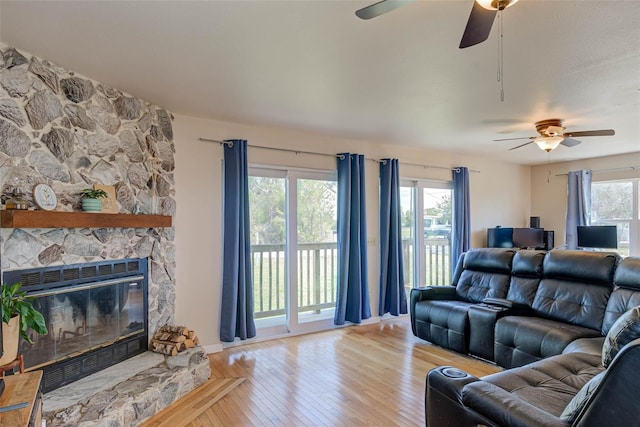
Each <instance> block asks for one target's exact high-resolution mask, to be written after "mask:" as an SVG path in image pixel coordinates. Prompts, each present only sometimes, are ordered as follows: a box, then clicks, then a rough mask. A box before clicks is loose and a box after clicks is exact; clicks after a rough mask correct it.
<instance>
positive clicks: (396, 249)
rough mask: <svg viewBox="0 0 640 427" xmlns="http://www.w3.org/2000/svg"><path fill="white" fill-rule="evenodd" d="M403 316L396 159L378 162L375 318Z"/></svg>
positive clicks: (403, 300)
mask: <svg viewBox="0 0 640 427" xmlns="http://www.w3.org/2000/svg"><path fill="white" fill-rule="evenodd" d="M385 313H391V314H392V315H394V316H397V315H399V314H406V313H407V296H406V294H405V290H404V264H403V262H402V224H401V211H400V175H399V172H398V159H384V160H382V161H381V162H380V305H379V309H378V314H379V315H380V316H382V315H384V314H385Z"/></svg>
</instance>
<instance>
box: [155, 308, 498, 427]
mask: <svg viewBox="0 0 640 427" xmlns="http://www.w3.org/2000/svg"><path fill="white" fill-rule="evenodd" d="M209 360H210V361H211V380H210V381H209V382H207V383H206V384H205V386H202V387H200V388H198V389H197V390H194V391H193V392H192V393H190V394H189V395H188V397H185V398H183V399H181V400H180V401H178V402H176V403H174V404H173V405H171V406H170V407H169V408H167V409H165V410H164V411H162V412H160V413H158V414H156V415H155V416H154V417H152V418H151V419H150V420H149V421H147V422H146V423H144V424H143V427H164V426H172V427H182V426H194V427H196V426H198V427H200V426H259V427H262V426H278V427H281V426H295V427H298V426H423V425H424V389H425V378H426V374H427V372H428V371H429V370H430V369H432V368H434V367H436V366H440V365H450V366H455V367H458V368H460V369H463V370H465V371H467V372H469V373H470V374H473V375H476V376H483V375H488V374H491V373H494V372H498V371H499V370H500V368H498V367H497V366H495V365H492V364H489V363H485V362H483V361H480V360H476V359H474V358H471V357H467V356H463V355H460V354H457V353H453V352H450V351H448V350H445V349H442V348H440V347H437V346H434V345H431V344H429V343H428V342H426V341H423V340H421V339H418V338H416V337H414V336H413V334H412V333H411V325H410V323H409V318H408V317H401V318H394V319H390V320H384V321H382V322H380V323H378V324H373V325H366V326H357V327H350V328H342V329H336V330H331V331H326V332H319V333H315V334H310V335H302V336H296V337H290V338H284V339H277V340H273V341H265V342H260V343H253V344H247V345H244V346H238V347H232V348H228V349H226V350H224V351H222V352H220V353H215V354H211V355H209ZM243 379H244V381H242V380H243Z"/></svg>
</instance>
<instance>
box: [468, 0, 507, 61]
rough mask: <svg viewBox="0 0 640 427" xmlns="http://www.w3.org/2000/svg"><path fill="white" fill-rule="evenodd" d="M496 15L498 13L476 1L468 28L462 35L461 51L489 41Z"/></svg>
mask: <svg viewBox="0 0 640 427" xmlns="http://www.w3.org/2000/svg"><path fill="white" fill-rule="evenodd" d="M496 13H498V11H496V10H487V9H485V8H484V7H482V6H480V5H479V4H478V3H477V2H476V1H474V2H473V8H472V9H471V14H470V15H469V20H468V21H467V26H466V28H465V29H464V34H462V40H461V41H460V49H464V48H465V47H469V46H473V45H476V44H478V43H482V42H483V41H485V40H486V39H488V38H489V33H491V26H492V25H493V21H494V20H495V18H496Z"/></svg>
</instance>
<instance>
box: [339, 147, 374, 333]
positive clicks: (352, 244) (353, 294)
mask: <svg viewBox="0 0 640 427" xmlns="http://www.w3.org/2000/svg"><path fill="white" fill-rule="evenodd" d="M364 184H365V180H364V156H363V155H360V154H349V153H342V154H340V155H338V286H337V288H338V289H337V291H338V294H337V297H336V313H335V318H334V323H335V324H336V325H344V323H345V321H348V322H352V323H360V322H362V319H367V318H369V317H371V309H370V307H369V289H368V283H367V282H368V281H367V221H366V215H365V214H366V204H365V197H364V194H365V192H364Z"/></svg>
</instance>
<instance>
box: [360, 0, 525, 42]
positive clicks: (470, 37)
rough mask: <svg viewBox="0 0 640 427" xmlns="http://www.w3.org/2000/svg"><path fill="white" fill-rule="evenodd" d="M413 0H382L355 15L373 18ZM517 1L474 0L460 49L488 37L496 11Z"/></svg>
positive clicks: (362, 17)
mask: <svg viewBox="0 0 640 427" xmlns="http://www.w3.org/2000/svg"><path fill="white" fill-rule="evenodd" d="M413 1H415V0H382V1H379V2H377V3H374V4H372V5H369V6H367V7H363V8H362V9H359V10H357V11H356V16H357V17H358V18H360V19H371V18H375V17H376V16H380V15H382V14H385V13H387V12H391V11H392V10H394V9H397V8H399V7H400V6H404V5H405V4H407V3H412V2H413ZM517 2H518V0H475V1H474V2H473V8H472V9H471V14H470V15H469V20H468V21H467V26H466V27H465V29H464V33H463V34H462V40H461V41H460V49H464V48H465V47H470V46H474V45H476V44H478V43H482V42H483V41H485V40H486V39H487V38H489V33H490V32H491V26H492V25H493V21H494V20H495V17H496V14H497V13H498V11H499V10H504V9H506V8H507V7H509V6H511V5H513V4H515V3H517Z"/></svg>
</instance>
